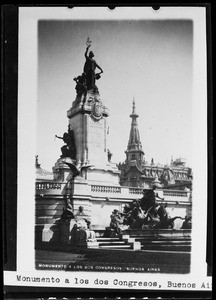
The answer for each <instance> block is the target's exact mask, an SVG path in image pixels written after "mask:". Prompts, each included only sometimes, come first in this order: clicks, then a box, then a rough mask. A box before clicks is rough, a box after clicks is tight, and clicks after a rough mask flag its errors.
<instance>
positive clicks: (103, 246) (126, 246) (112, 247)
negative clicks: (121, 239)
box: [99, 244, 131, 249]
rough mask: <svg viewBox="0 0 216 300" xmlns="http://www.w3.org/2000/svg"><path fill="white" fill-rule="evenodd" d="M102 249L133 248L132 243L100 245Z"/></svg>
mask: <svg viewBox="0 0 216 300" xmlns="http://www.w3.org/2000/svg"><path fill="white" fill-rule="evenodd" d="M99 248H100V249H131V246H130V245H126V244H124V245H99Z"/></svg>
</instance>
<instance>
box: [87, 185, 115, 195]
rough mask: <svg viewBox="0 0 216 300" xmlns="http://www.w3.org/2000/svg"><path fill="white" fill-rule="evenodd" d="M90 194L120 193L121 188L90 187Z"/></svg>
mask: <svg viewBox="0 0 216 300" xmlns="http://www.w3.org/2000/svg"><path fill="white" fill-rule="evenodd" d="M91 191H92V192H98V193H115V194H116V193H121V188H120V187H116V186H103V185H91Z"/></svg>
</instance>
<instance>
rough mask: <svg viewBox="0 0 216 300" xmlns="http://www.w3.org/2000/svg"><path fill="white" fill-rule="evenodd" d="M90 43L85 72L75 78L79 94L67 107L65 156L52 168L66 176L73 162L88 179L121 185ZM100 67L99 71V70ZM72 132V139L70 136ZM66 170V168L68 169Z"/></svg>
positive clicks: (106, 110) (56, 175)
mask: <svg viewBox="0 0 216 300" xmlns="http://www.w3.org/2000/svg"><path fill="white" fill-rule="evenodd" d="M90 46H91V44H90V43H89V40H88V41H87V47H86V51H85V54H84V56H85V60H86V61H85V64H84V67H83V73H82V74H81V75H79V76H77V77H75V78H74V81H75V82H76V87H75V89H76V98H75V100H74V101H73V103H72V107H71V108H70V109H69V110H68V111H67V117H68V119H69V125H68V128H69V129H68V133H65V134H64V136H63V140H64V142H65V143H66V144H67V146H63V147H62V149H61V150H62V156H61V157H60V159H58V161H57V163H56V165H55V167H54V169H53V171H54V174H55V178H56V179H59V178H60V177H59V176H62V179H63V178H65V177H64V176H63V173H64V171H63V170H64V169H65V168H66V165H65V164H64V165H63V164H62V163H65V162H66V163H70V164H73V165H75V166H76V168H77V169H81V168H83V167H85V166H89V168H86V169H85V174H83V173H84V172H83V173H82V174H81V176H82V177H83V178H84V179H85V180H88V181H91V182H93V181H94V182H95V183H101V182H103V184H105V185H107V184H108V185H110V184H112V185H119V170H118V168H117V166H116V165H115V164H113V163H112V162H111V159H110V151H109V149H108V145H107V129H108V125H107V117H108V115H109V112H108V108H107V107H106V106H105V105H104V104H103V102H102V100H101V97H100V93H99V89H98V87H97V86H96V81H97V80H99V79H100V77H101V75H100V74H101V73H103V70H102V68H101V67H100V66H99V65H98V64H97V63H96V61H95V60H94V59H93V58H94V53H93V52H92V51H90V52H89V48H90ZM97 69H99V70H100V73H96V70H97ZM71 133H73V139H72V138H70V139H69V138H68V137H69V136H71ZM66 173H67V172H66Z"/></svg>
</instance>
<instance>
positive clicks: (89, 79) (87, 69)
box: [83, 44, 103, 90]
mask: <svg viewBox="0 0 216 300" xmlns="http://www.w3.org/2000/svg"><path fill="white" fill-rule="evenodd" d="M90 46H91V44H88V45H87V47H86V51H85V58H86V61H85V65H84V69H83V72H84V73H85V74H86V86H87V90H89V89H93V88H95V80H96V79H99V78H100V74H101V73H103V70H102V69H101V67H100V66H99V65H98V64H97V63H96V61H95V60H94V59H93V57H94V53H93V52H92V51H90V52H89V55H88V50H89V47H90ZM96 68H98V69H99V70H100V73H95V69H96Z"/></svg>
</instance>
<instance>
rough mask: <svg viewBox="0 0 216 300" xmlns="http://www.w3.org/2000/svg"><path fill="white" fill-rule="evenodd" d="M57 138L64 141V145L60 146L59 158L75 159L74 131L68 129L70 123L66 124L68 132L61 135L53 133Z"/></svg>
mask: <svg viewBox="0 0 216 300" xmlns="http://www.w3.org/2000/svg"><path fill="white" fill-rule="evenodd" d="M55 137H57V138H58V139H61V140H63V141H64V143H65V144H66V145H64V146H62V147H61V152H62V155H61V158H64V157H70V158H71V159H76V145H75V138H74V132H73V130H71V129H70V125H68V132H65V133H64V134H63V137H60V136H57V135H55Z"/></svg>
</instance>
